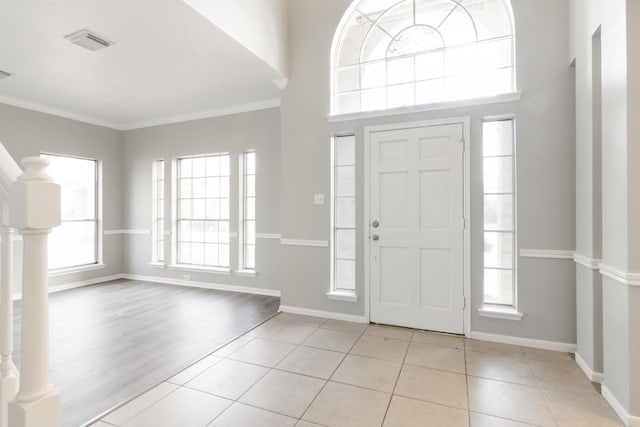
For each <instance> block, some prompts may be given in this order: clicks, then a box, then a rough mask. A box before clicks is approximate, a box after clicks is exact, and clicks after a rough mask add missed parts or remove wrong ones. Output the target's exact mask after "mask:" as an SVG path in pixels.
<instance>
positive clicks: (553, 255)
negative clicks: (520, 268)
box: [520, 249, 574, 261]
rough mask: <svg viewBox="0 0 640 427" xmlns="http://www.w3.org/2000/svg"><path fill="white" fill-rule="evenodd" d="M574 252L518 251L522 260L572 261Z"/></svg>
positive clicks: (547, 250) (553, 250) (548, 250)
mask: <svg viewBox="0 0 640 427" xmlns="http://www.w3.org/2000/svg"><path fill="white" fill-rule="evenodd" d="M573 254H574V251H569V250H558V249H520V256H521V257H522V258H541V259H563V260H571V261H573Z"/></svg>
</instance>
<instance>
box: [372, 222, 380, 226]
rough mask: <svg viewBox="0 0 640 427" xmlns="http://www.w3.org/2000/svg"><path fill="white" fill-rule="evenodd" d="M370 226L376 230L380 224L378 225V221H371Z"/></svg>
mask: <svg viewBox="0 0 640 427" xmlns="http://www.w3.org/2000/svg"><path fill="white" fill-rule="evenodd" d="M371 226H372V227H373V228H378V227H380V223H379V222H378V221H373V222H372V223H371Z"/></svg>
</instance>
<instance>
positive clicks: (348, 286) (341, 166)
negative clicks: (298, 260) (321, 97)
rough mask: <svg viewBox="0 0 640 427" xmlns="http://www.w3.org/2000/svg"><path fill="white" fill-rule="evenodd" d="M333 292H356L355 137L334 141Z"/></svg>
mask: <svg viewBox="0 0 640 427" xmlns="http://www.w3.org/2000/svg"><path fill="white" fill-rule="evenodd" d="M332 190H333V191H332V192H333V236H332V253H333V262H332V264H333V269H332V274H333V289H332V291H337V292H340V291H344V292H350V293H353V292H355V289H356V155H355V136H353V135H348V136H336V137H335V138H334V139H333V189H332Z"/></svg>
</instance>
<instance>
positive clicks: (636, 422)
mask: <svg viewBox="0 0 640 427" xmlns="http://www.w3.org/2000/svg"><path fill="white" fill-rule="evenodd" d="M602 397H604V400H606V401H607V402H608V403H609V405H611V407H612V408H613V410H614V411H615V413H616V414H618V416H619V417H620V418H621V419H622V422H623V423H624V424H626V425H627V426H629V427H640V417H636V416H633V415H631V414H629V413H628V412H627V410H626V409H625V408H624V406H623V405H622V403H620V401H618V399H617V398H616V397H615V396H614V394H613V393H611V390H609V388H607V386H606V385H603V386H602Z"/></svg>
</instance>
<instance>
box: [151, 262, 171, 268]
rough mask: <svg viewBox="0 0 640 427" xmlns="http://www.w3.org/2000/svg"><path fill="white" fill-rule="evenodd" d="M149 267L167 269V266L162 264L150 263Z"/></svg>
mask: <svg viewBox="0 0 640 427" xmlns="http://www.w3.org/2000/svg"><path fill="white" fill-rule="evenodd" d="M149 265H150V266H151V267H153V268H162V269H164V268H167V264H165V263H164V262H150V263H149Z"/></svg>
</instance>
